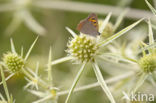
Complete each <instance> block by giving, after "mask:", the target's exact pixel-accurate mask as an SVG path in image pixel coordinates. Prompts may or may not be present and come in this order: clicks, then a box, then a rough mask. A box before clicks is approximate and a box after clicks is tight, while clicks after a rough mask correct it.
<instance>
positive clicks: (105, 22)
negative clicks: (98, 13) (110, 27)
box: [99, 12, 112, 33]
mask: <svg viewBox="0 0 156 103" xmlns="http://www.w3.org/2000/svg"><path fill="white" fill-rule="evenodd" d="M111 15H112V13H111V12H110V13H109V14H108V15H107V17H106V18H105V20H104V21H103V23H102V25H101V27H100V29H99V32H100V33H102V31H103V30H104V29H105V27H106V25H107V24H108V22H109V19H110V17H111Z"/></svg>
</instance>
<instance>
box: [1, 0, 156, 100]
mask: <svg viewBox="0 0 156 103" xmlns="http://www.w3.org/2000/svg"><path fill="white" fill-rule="evenodd" d="M21 1H22V0H0V57H1V58H2V56H3V54H4V53H6V52H8V51H10V38H12V39H13V41H14V43H15V46H16V49H17V52H19V53H20V50H21V47H22V46H23V47H24V53H26V52H27V50H28V48H29V47H30V45H31V43H32V42H33V41H34V39H35V38H36V37H37V36H38V34H37V32H35V31H33V30H31V29H30V28H31V27H30V26H28V25H26V23H25V22H21V23H20V25H18V24H17V23H13V24H12V25H14V26H13V27H12V28H14V27H16V25H18V26H17V28H14V29H15V30H13V32H12V31H10V32H11V33H9V29H10V28H11V27H9V25H10V23H11V22H12V20H13V19H14V17H16V16H15V13H16V12H17V11H16V10H6V11H5V10H4V11H3V5H4V4H8V3H12V2H14V3H18V2H21ZM40 1H41V3H42V2H43V4H44V2H45V1H46V0H32V1H30V2H32V3H30V4H29V5H27V6H26V8H27V10H28V11H29V12H30V13H31V15H32V16H33V18H34V19H35V20H36V21H37V22H38V23H39V24H40V25H41V26H43V27H44V29H45V30H46V33H44V34H45V35H43V36H40V37H39V40H38V41H37V44H36V45H35V47H34V49H33V51H32V53H31V56H30V57H29V59H28V65H29V67H31V68H35V65H36V62H37V61H39V62H40V74H41V75H42V76H43V77H44V75H46V74H45V70H44V69H45V67H46V63H47V61H48V55H47V54H48V51H49V48H50V46H51V47H52V51H53V60H55V59H58V58H61V57H64V56H66V55H67V54H66V52H65V50H66V49H67V42H68V39H69V37H71V35H70V34H69V33H68V31H67V30H66V29H65V27H66V26H67V27H69V28H71V29H72V30H74V31H75V32H76V33H78V31H77V30H76V26H77V24H78V23H79V21H80V20H82V19H84V18H86V17H87V16H88V14H89V13H91V12H92V10H93V12H94V10H95V13H97V15H98V18H101V19H104V18H105V16H106V14H107V13H108V12H111V10H114V9H115V8H121V12H123V11H122V10H124V8H130V9H131V8H132V9H133V10H134V11H135V10H141V12H139V13H140V14H138V15H139V16H137V15H132V14H131V13H132V12H128V13H127V15H126V17H125V19H124V20H123V22H122V24H121V25H120V27H119V30H121V29H122V28H123V27H126V26H128V25H130V24H131V23H133V22H135V21H136V20H138V19H139V18H141V17H144V16H147V17H148V16H149V17H150V16H151V15H152V13H151V12H150V11H149V9H148V7H147V5H146V3H145V1H144V0H68V3H69V4H68V5H69V6H68V8H67V9H68V10H67V9H65V8H62V7H63V6H62V5H63V3H64V2H65V1H67V0H56V1H57V2H58V3H56V5H55V7H53V6H54V5H52V4H51V8H48V7H49V6H50V4H49V5H48V6H47V8H46V7H39V6H36V4H35V2H40ZM49 1H52V2H53V0H49ZM60 2H63V3H62V4H59V3H60ZM70 2H72V3H74V4H78V6H80V8H81V5H86V8H85V6H83V7H82V8H81V9H80V8H78V6H75V11H74V9H72V8H73V7H74V5H72V4H70ZM149 2H150V3H152V4H154V3H153V2H152V0H151V1H149ZM81 3H82V4H81ZM88 4H89V5H93V6H89V5H88ZM45 5H46V3H45ZM94 5H95V6H94ZM88 6H89V7H88ZM99 6H100V7H101V6H102V7H104V8H105V9H106V10H105V9H102V10H99V12H96V11H98V10H97V7H99ZM108 6H109V7H111V8H112V9H110V8H109V7H108ZM12 7H14V6H12ZM90 7H91V8H90ZM77 9H80V10H77ZM83 10H84V11H83ZM121 12H118V13H115V12H113V16H112V17H111V22H112V23H114V22H115V20H116V18H117V17H118V16H119V15H120V13H121ZM144 13H145V14H144ZM117 14H118V15H117ZM135 16H136V17H135ZM17 18H18V16H17ZM8 28H9V29H8ZM146 28H147V26H145V29H146ZM7 29H8V30H7ZM79 68H80V66H75V67H74V68H73V67H72V63H71V62H66V63H62V64H61V65H59V66H54V68H53V78H54V84H55V85H56V86H58V88H60V89H62V88H63V89H68V88H69V86H70V84H71V83H72V80H71V79H72V78H73V77H74V76H75V74H76V73H77V71H78V69H79ZM88 68H89V67H88ZM104 74H105V75H107V73H104ZM6 75H7V74H6ZM84 76H85V78H86V79H81V80H80V81H81V82H80V83H79V84H87V83H92V82H96V78H94V76H95V75H94V73H93V71H92V69H88V70H86V71H85V75H84ZM7 84H8V88H9V91H10V93H11V94H12V95H13V97H14V98H15V99H16V103H31V102H32V101H34V100H36V99H37V97H35V96H33V95H32V94H30V93H28V92H27V91H25V90H24V89H23V87H24V86H25V85H26V81H25V79H24V78H23V75H21V74H18V75H16V76H14V77H13V78H11V79H10V80H9V81H7ZM0 92H1V93H4V91H3V87H2V85H1V86H0ZM65 97H66V96H61V97H60V98H59V102H58V103H64V100H65ZM104 101H105V102H104ZM72 103H109V101H108V99H107V97H106V96H105V94H104V93H103V91H101V89H100V88H99V87H97V88H93V89H89V90H86V91H82V92H77V93H75V95H74V96H73V98H72Z"/></svg>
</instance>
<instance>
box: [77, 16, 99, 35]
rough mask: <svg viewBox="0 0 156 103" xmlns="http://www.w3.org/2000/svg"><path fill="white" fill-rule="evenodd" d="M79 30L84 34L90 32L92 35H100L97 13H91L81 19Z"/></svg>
mask: <svg viewBox="0 0 156 103" xmlns="http://www.w3.org/2000/svg"><path fill="white" fill-rule="evenodd" d="M77 30H79V31H80V32H82V33H84V34H89V35H92V36H97V35H99V32H98V21H97V16H96V14H93V13H92V14H90V15H89V16H88V18H86V19H84V20H82V21H80V23H79V24H78V26H77Z"/></svg>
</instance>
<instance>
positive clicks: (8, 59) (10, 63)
mask: <svg viewBox="0 0 156 103" xmlns="http://www.w3.org/2000/svg"><path fill="white" fill-rule="evenodd" d="M3 62H4V63H5V66H6V67H7V68H8V69H9V71H11V72H13V73H15V72H18V71H20V70H21V69H22V68H23V66H24V60H23V59H22V57H21V56H19V55H18V54H16V53H11V52H8V53H7V54H4V57H3Z"/></svg>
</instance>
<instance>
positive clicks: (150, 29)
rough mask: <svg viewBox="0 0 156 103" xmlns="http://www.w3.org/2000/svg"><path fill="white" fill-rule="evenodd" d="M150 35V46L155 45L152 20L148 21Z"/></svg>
mask: <svg viewBox="0 0 156 103" xmlns="http://www.w3.org/2000/svg"><path fill="white" fill-rule="evenodd" d="M148 35H149V44H150V45H151V44H153V43H154V37H153V31H152V26H151V21H150V20H148Z"/></svg>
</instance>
